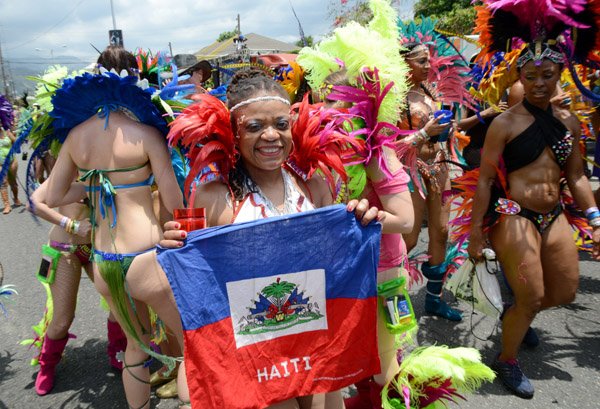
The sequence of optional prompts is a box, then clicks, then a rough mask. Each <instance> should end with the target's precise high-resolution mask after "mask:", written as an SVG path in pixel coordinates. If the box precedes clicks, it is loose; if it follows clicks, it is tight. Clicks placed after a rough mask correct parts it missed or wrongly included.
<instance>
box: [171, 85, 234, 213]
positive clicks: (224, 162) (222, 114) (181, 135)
mask: <svg viewBox="0 0 600 409" xmlns="http://www.w3.org/2000/svg"><path fill="white" fill-rule="evenodd" d="M170 125H171V130H170V131H169V135H168V136H167V139H168V140H169V144H170V145H171V146H178V147H180V148H182V149H183V150H184V151H185V152H186V156H187V158H188V159H189V160H190V173H189V174H188V176H187V177H186V179H185V192H190V191H191V187H192V182H193V181H194V180H195V179H196V177H197V176H199V175H200V174H201V172H202V170H203V169H205V168H206V167H208V166H209V165H210V164H212V163H214V164H216V169H215V170H214V171H211V173H218V174H219V175H220V176H221V177H222V178H224V179H225V180H227V179H228V177H229V171H230V170H231V169H232V168H233V166H234V165H235V160H236V155H237V150H236V148H235V140H234V136H233V131H232V129H231V122H230V115H229V110H228V109H227V107H226V106H225V104H223V102H221V100H219V99H218V98H216V97H213V96H212V95H209V94H201V95H198V102H197V103H195V104H192V105H190V106H188V107H187V108H185V109H184V110H183V112H182V113H181V114H180V115H179V116H178V117H177V119H175V121H173V122H172V123H171V124H170ZM188 203H190V202H189V201H188Z"/></svg>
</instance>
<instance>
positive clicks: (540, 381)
mask: <svg viewBox="0 0 600 409" xmlns="http://www.w3.org/2000/svg"><path fill="white" fill-rule="evenodd" d="M24 165H25V163H24V162H20V163H19V166H20V173H21V174H22V171H23V168H24V167H25V166H24ZM22 179H23V178H22ZM48 230H49V225H48V224H46V223H42V224H38V223H36V222H35V221H34V220H33V219H32V217H31V216H30V215H29V214H28V213H27V212H26V210H25V209H24V207H20V208H16V209H15V210H13V212H12V213H11V214H9V215H1V214H0V243H1V244H0V262H1V263H2V265H3V266H4V272H5V279H4V283H5V284H14V285H15V286H16V287H17V289H18V291H19V295H18V296H15V297H13V302H11V303H9V304H8V316H1V315H0V409H4V408H10V409H13V408H14V409H21V408H65V409H72V408H98V409H101V408H124V409H125V408H127V405H126V404H125V399H124V394H123V388H122V384H121V379H120V375H119V374H117V373H115V372H113V371H112V370H111V369H110V367H109V365H108V359H107V357H106V352H105V350H106V312H105V311H103V310H102V309H101V308H100V297H99V296H98V295H97V294H96V292H95V290H94V287H93V285H92V283H91V282H90V281H89V279H87V277H85V276H84V277H83V278H82V281H81V287H80V293H79V300H78V308H77V313H76V318H75V322H74V324H73V326H72V328H71V332H72V333H74V334H75V335H76V336H77V338H76V339H74V340H71V341H70V342H69V343H68V344H67V348H66V351H65V355H64V358H63V360H62V362H61V363H60V364H59V366H58V367H57V379H56V385H55V388H54V390H53V392H52V393H51V394H50V395H47V396H45V397H38V396H37V395H36V393H35V391H34V388H33V385H34V380H35V373H36V372H35V368H33V367H31V366H30V365H29V361H30V359H31V357H32V356H33V351H31V350H28V348H27V347H24V346H21V345H19V342H20V341H21V340H23V339H26V338H31V337H32V336H33V331H32V330H31V325H33V324H35V323H37V322H38V321H39V319H40V318H41V314H42V312H43V308H44V301H45V293H44V290H43V288H42V286H41V285H40V284H39V283H38V282H37V280H36V279H35V277H34V274H35V272H36V269H37V268H38V266H39V262H40V246H41V245H42V244H43V243H45V242H46V238H47V232H48ZM425 237H426V235H425V234H423V235H422V240H423V239H424V238H425ZM425 244H426V243H425V242H424V241H422V242H420V244H419V246H420V247H422V248H424V246H425ZM580 270H581V284H580V288H579V293H578V296H577V299H576V301H575V302H574V303H573V304H571V305H569V306H568V307H564V308H556V309H552V310H549V311H545V312H543V313H541V314H540V315H539V316H538V318H537V319H536V321H535V322H534V325H533V326H534V328H536V330H537V331H538V334H539V335H540V338H541V341H542V342H541V344H540V346H539V347H538V348H537V349H535V350H524V351H523V352H522V353H521V355H520V361H521V365H522V367H523V369H524V371H525V372H526V373H527V374H528V375H529V377H530V378H531V380H532V382H533V384H534V386H535V388H536V394H535V397H534V398H533V399H532V400H522V399H519V398H516V397H513V396H512V395H510V394H509V393H508V392H506V391H505V390H504V388H503V387H502V386H501V385H500V384H499V383H498V382H495V383H493V384H486V385H484V386H483V388H482V389H481V390H480V391H479V392H478V393H477V394H476V395H473V396H470V397H469V399H468V401H467V402H460V404H459V406H454V405H453V406H451V407H462V408H473V409H475V408H477V409H479V408H486V409H501V408H502V409H505V408H520V409H527V408H540V409H541V408H544V409H548V408H569V409H575V408H577V409H597V408H600V403H599V402H598V400H599V396H600V359H599V357H600V274H599V273H600V269H599V264H598V263H596V262H593V261H590V260H589V258H587V256H586V255H584V254H582V256H581V262H580ZM424 293H425V291H424V289H418V290H416V291H415V294H414V297H413V298H414V299H413V303H414V304H415V309H416V312H417V316H419V317H420V318H419V323H420V330H419V333H418V340H417V341H418V343H419V344H421V345H427V344H434V343H437V344H446V345H448V346H471V347H476V348H478V349H479V350H480V351H481V353H482V355H483V357H484V360H485V362H488V363H490V362H491V360H492V359H493V357H494V356H495V354H496V352H497V350H498V344H499V333H498V331H494V323H493V322H491V320H490V319H489V318H482V317H481V316H478V315H477V316H473V317H471V313H470V307H468V306H465V305H461V304H458V303H453V305H454V306H457V307H458V308H459V309H461V310H462V311H463V312H464V316H465V319H464V320H463V322H461V323H459V324H454V323H450V322H448V321H445V320H442V319H439V318H435V317H428V316H424V315H423V314H424V311H423V302H424ZM446 298H447V299H448V298H449V295H446ZM471 318H472V319H471ZM488 337H489V339H488V340H485V339H486V338H488ZM153 407H157V408H160V409H170V408H175V407H177V405H176V400H173V399H171V400H164V401H160V400H159V399H157V398H153Z"/></svg>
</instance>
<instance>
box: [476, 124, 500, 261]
mask: <svg viewBox="0 0 600 409" xmlns="http://www.w3.org/2000/svg"><path fill="white" fill-rule="evenodd" d="M509 130H510V121H509V120H508V119H507V118H506V117H505V116H504V115H500V116H498V117H497V118H496V119H494V121H493V122H492V124H491V125H490V128H489V129H488V131H487V134H486V137H485V143H484V145H483V150H482V152H481V168H480V170H479V179H478V180H477V189H476V191H475V198H474V199H473V209H472V213H471V234H470V237H469V247H468V248H467V251H468V253H469V256H470V257H473V258H475V259H481V258H482V250H483V244H484V237H483V217H484V215H485V213H486V211H487V208H488V205H489V202H490V197H491V188H492V185H493V184H494V180H495V179H496V175H497V169H498V164H499V161H500V156H501V155H502V152H503V151H504V147H505V146H506V141H507V140H508V137H509V134H508V132H509Z"/></svg>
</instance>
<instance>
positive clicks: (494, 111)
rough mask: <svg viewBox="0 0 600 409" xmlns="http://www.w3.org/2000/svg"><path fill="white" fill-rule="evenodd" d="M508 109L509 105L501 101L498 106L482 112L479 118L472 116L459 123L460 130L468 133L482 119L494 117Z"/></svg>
mask: <svg viewBox="0 0 600 409" xmlns="http://www.w3.org/2000/svg"><path fill="white" fill-rule="evenodd" d="M506 108H508V104H507V103H506V102H504V101H500V102H499V103H498V105H497V106H491V107H488V108H486V109H484V110H483V111H481V112H480V113H479V116H478V115H472V116H469V117H467V118H465V119H461V120H460V121H458V128H459V129H460V130H462V131H468V130H469V129H471V128H473V127H474V126H475V125H477V124H478V123H479V122H480V120H479V118H480V117H481V118H483V119H486V118H491V117H494V116H496V115H498V114H501V113H502V112H504V111H506Z"/></svg>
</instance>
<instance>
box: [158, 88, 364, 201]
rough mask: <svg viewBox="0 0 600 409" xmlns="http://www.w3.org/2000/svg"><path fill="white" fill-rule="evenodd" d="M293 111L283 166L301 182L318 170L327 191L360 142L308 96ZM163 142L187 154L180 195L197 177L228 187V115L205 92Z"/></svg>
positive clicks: (231, 152) (232, 146) (231, 151)
mask: <svg viewBox="0 0 600 409" xmlns="http://www.w3.org/2000/svg"><path fill="white" fill-rule="evenodd" d="M293 109H294V111H296V112H297V115H295V116H296V118H295V119H294V120H293V122H292V138H293V141H294V150H293V152H291V154H290V157H289V158H288V161H287V166H288V167H289V168H290V169H291V170H293V171H294V172H296V173H297V174H298V175H299V176H300V177H302V178H303V179H305V180H307V179H308V178H310V177H311V176H312V175H313V174H314V173H315V172H316V171H320V172H322V174H323V175H324V176H325V177H326V178H327V180H328V182H329V184H330V187H332V189H333V186H334V179H333V174H332V171H335V172H336V173H337V174H339V175H340V176H341V177H342V178H343V179H345V175H346V174H345V171H344V165H345V164H346V163H347V161H349V160H350V158H351V157H353V156H354V155H355V154H356V151H357V150H360V143H359V142H358V141H355V140H354V138H353V137H351V136H349V135H348V134H346V133H344V132H343V130H342V129H341V127H340V124H341V122H342V121H343V119H342V118H340V117H338V116H336V115H334V111H332V110H329V111H327V110H319V109H315V107H311V106H310V105H309V104H308V97H306V98H305V99H304V100H303V102H302V103H301V104H297V105H295V106H294V107H293ZM336 114H337V112H336ZM168 139H169V143H170V145H171V146H179V147H181V148H183V150H185V151H186V152H187V153H186V156H187V157H188V159H189V161H190V168H191V170H190V173H189V174H188V176H187V178H186V181H185V191H186V192H190V195H193V190H192V189H193V183H194V181H195V180H196V179H197V178H198V177H200V180H199V182H200V183H202V182H203V181H204V180H214V179H215V178H221V179H222V180H223V181H224V182H225V183H226V184H228V183H229V175H230V171H231V170H232V169H233V168H234V167H235V166H236V164H237V162H238V159H239V151H238V148H237V143H236V140H235V138H234V135H233V130H232V128H231V120H230V112H229V110H228V109H227V107H226V106H225V105H224V104H223V102H221V101H220V100H219V99H217V98H215V97H213V96H212V95H209V94H202V95H199V96H198V103H196V104H193V105H190V106H189V107H187V108H186V109H185V110H184V111H183V113H182V114H181V115H179V116H178V117H177V119H176V120H175V121H174V122H173V123H172V124H171V131H170V132H169V135H168ZM190 197H191V196H190ZM188 203H192V202H191V201H188Z"/></svg>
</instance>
